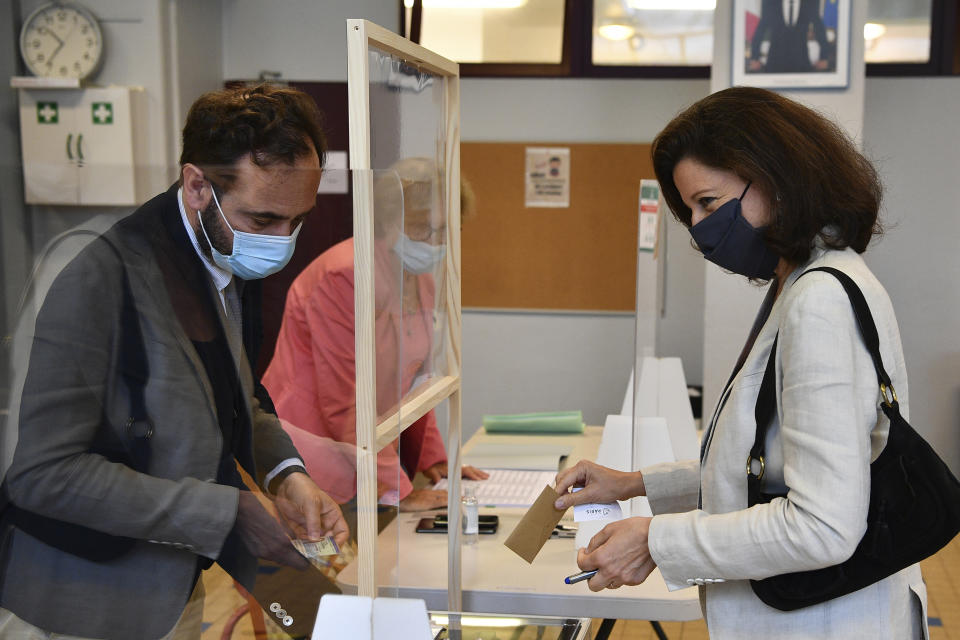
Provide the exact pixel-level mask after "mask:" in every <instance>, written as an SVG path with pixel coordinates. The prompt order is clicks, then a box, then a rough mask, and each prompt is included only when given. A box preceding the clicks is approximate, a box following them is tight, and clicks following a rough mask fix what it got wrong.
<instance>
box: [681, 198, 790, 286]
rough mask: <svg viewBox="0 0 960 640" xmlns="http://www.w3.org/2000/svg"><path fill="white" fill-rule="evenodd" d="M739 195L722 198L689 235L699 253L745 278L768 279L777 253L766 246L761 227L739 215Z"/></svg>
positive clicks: (775, 262)
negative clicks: (724, 199)
mask: <svg viewBox="0 0 960 640" xmlns="http://www.w3.org/2000/svg"><path fill="white" fill-rule="evenodd" d="M749 188H750V183H749V182H748V183H747V188H746V189H744V190H743V193H741V194H740V197H739V198H732V199H730V200H728V201H727V202H724V203H723V204H722V205H721V206H720V207H718V208H717V210H716V211H714V212H713V213H711V214H710V215H709V216H707V217H706V218H704V219H703V220H701V221H700V222H698V223H697V224H695V225H693V226H692V227H690V235H691V236H693V240H694V242H696V243H697V246H698V247H700V251H701V252H702V253H703V257H704V258H706V259H707V260H709V261H710V262H712V263H714V264H715V265H717V266H718V267H721V268H723V269H726V270H728V271H733V272H734V273H739V274H740V275H743V276H747V277H748V278H758V279H761V280H769V279H770V278H772V277H773V273H774V272H773V270H774V268H775V267H776V266H777V262H779V261H780V257H779V256H777V254H775V253H774V252H773V251H771V250H770V249H769V248H767V245H766V243H764V241H763V228H762V227H761V228H759V229H757V228H755V227H754V226H753V225H751V224H750V223H749V222H747V219H746V218H744V217H743V210H742V207H741V205H740V201H741V200H743V196H745V195H747V189H749Z"/></svg>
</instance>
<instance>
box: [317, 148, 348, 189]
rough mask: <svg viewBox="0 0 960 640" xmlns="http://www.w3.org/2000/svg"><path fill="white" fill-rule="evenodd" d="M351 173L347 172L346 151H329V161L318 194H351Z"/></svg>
mask: <svg viewBox="0 0 960 640" xmlns="http://www.w3.org/2000/svg"><path fill="white" fill-rule="evenodd" d="M349 180H350V172H349V171H347V152H346V151H327V161H326V163H324V166H323V175H322V176H320V186H319V187H317V193H349V191H350V188H349Z"/></svg>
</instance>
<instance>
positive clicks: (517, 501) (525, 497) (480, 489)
mask: <svg viewBox="0 0 960 640" xmlns="http://www.w3.org/2000/svg"><path fill="white" fill-rule="evenodd" d="M484 471H486V472H487V473H489V474H490V477H489V478H487V479H486V480H479V481H478V480H461V481H460V484H461V485H462V486H463V488H464V489H465V488H466V487H470V486H472V487H473V488H474V490H475V491H476V494H477V502H479V503H480V506H481V507H529V506H530V505H532V504H533V503H534V501H535V500H536V499H537V496H539V495H540V492H541V491H543V488H544V487H545V486H546V485H553V481H554V480H556V478H557V472H556V471H530V470H526V469H484ZM446 488H447V479H446V478H443V479H442V480H440V482H438V483H437V484H436V485H435V486H434V489H444V490H445V489H446Z"/></svg>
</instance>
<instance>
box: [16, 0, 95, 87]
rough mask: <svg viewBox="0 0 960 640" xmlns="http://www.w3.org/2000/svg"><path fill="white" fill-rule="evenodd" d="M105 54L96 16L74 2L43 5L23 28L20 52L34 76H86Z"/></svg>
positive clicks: (81, 77) (31, 15)
mask: <svg viewBox="0 0 960 640" xmlns="http://www.w3.org/2000/svg"><path fill="white" fill-rule="evenodd" d="M102 53H103V37H102V36H101V34H100V25H99V24H97V20H96V18H94V17H93V15H92V14H91V13H90V12H89V11H87V10H86V9H85V8H83V7H81V6H80V5H77V4H73V3H70V2H52V3H50V4H46V5H44V6H41V7H40V8H39V9H37V10H36V11H34V12H33V13H32V14H30V17H28V18H27V20H26V22H24V23H23V28H22V29H21V30H20V54H21V55H22V56H23V60H24V62H26V64H27V67H28V68H29V69H30V71H32V72H33V73H34V75H38V76H44V77H49V78H80V79H83V78H86V77H87V76H88V75H90V74H91V73H93V71H94V70H95V69H96V68H97V65H98V64H99V63H100V57H101V54H102Z"/></svg>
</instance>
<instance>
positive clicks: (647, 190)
mask: <svg viewBox="0 0 960 640" xmlns="http://www.w3.org/2000/svg"><path fill="white" fill-rule="evenodd" d="M640 197H641V198H642V199H644V200H656V199H658V198H659V197H660V193H659V189H657V187H655V186H653V185H649V186H644V187H643V188H642V189H641V190H640Z"/></svg>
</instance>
